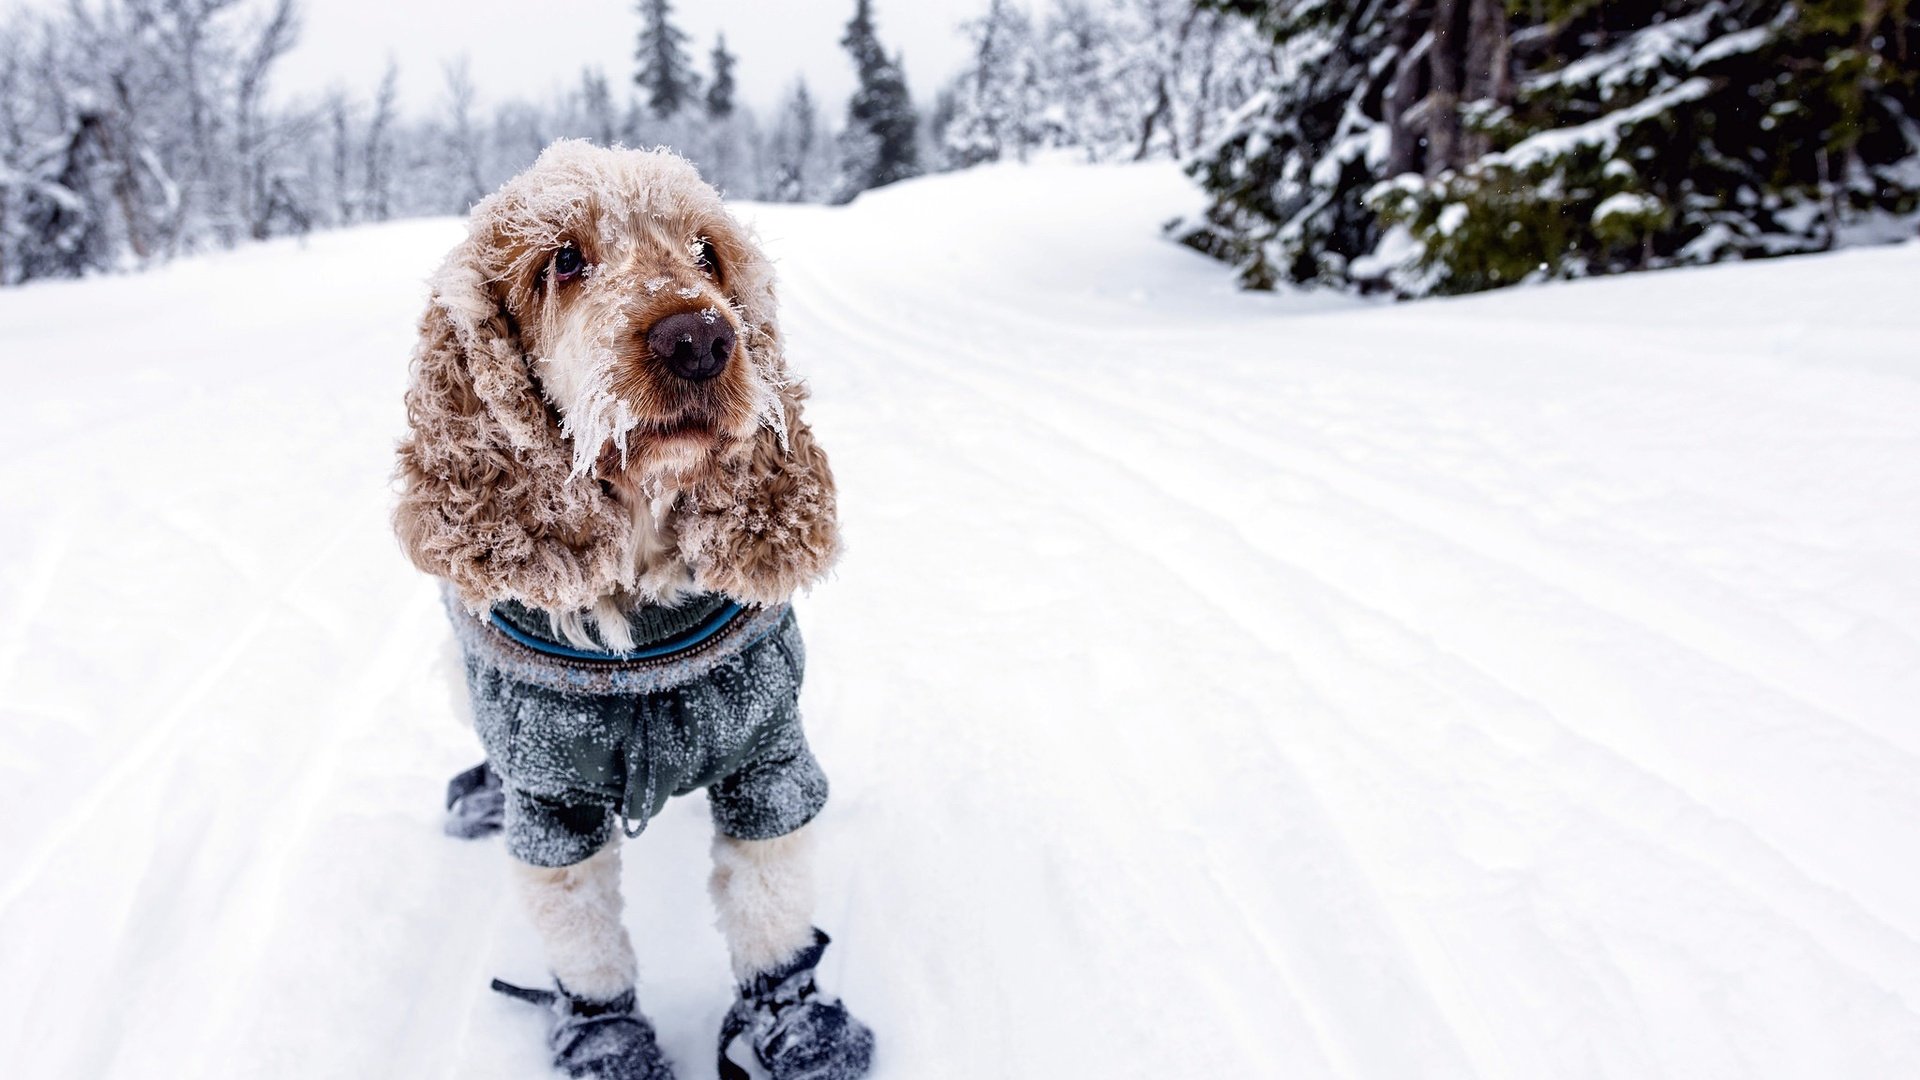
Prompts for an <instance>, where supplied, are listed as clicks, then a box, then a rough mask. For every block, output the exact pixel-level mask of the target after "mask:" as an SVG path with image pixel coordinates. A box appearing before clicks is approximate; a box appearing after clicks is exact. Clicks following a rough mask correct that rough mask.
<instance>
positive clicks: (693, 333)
mask: <svg viewBox="0 0 1920 1080" xmlns="http://www.w3.org/2000/svg"><path fill="white" fill-rule="evenodd" d="M733 340H734V338H733V327H732V326H730V325H729V324H728V323H727V320H726V319H724V318H722V317H720V315H719V314H717V313H715V312H712V311H682V312H680V313H678V314H675V315H669V316H667V317H666V318H664V319H661V320H660V321H659V322H657V323H654V324H653V326H652V328H651V329H649V330H648V331H647V348H649V349H651V350H653V355H654V356H655V357H657V358H659V360H660V362H661V363H662V364H665V365H666V366H667V370H668V371H671V372H673V373H674V374H675V375H678V376H680V377H681V378H683V379H694V380H700V379H711V378H713V377H714V376H715V375H718V374H720V373H721V372H722V371H724V370H726V367H727V361H728V360H729V359H731V358H732V356H733Z"/></svg>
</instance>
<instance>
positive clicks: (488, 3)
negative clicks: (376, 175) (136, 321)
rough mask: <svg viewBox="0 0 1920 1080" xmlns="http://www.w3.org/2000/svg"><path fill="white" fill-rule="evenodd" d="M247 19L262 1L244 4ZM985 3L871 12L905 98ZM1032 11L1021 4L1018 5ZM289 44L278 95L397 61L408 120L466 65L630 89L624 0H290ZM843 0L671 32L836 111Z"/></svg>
mask: <svg viewBox="0 0 1920 1080" xmlns="http://www.w3.org/2000/svg"><path fill="white" fill-rule="evenodd" d="M64 2H65V0H0V10H6V9H16V8H22V7H24V8H30V9H43V10H44V9H51V8H55V7H58V6H62V5H63V4H64ZM249 3H251V4H252V5H253V6H254V7H256V8H258V7H261V6H263V5H262V0H249ZM986 6H987V0H873V9H874V21H875V23H876V24H877V25H878V26H879V29H880V38H881V40H882V41H883V42H884V43H885V44H886V46H887V48H888V49H889V50H890V51H904V52H905V53H906V70H907V78H908V81H909V82H910V83H911V85H912V89H913V94H914V99H915V101H916V102H919V103H922V104H924V103H925V102H926V101H927V100H928V99H929V98H930V97H931V96H932V94H933V92H934V90H935V89H936V88H937V87H938V86H939V85H940V84H942V83H944V82H945V81H946V80H947V78H948V77H949V76H951V75H952V74H953V73H954V72H955V71H957V70H958V69H959V67H960V65H961V62H962V60H963V58H964V56H965V53H966V44H965V42H964V40H963V39H962V38H961V37H960V35H959V32H958V30H957V26H958V24H959V23H960V22H961V20H963V19H967V18H970V17H972V16H974V15H976V14H978V13H979V12H980V11H983V10H984V9H985V8H986ZM1024 6H1027V7H1029V8H1030V9H1031V8H1033V7H1034V0H1028V2H1027V3H1026V4H1025V5H1024ZM301 8H302V11H303V15H304V19H303V24H302V25H303V30H302V33H301V39H300V44H299V46H298V47H297V48H296V49H295V50H294V51H293V52H292V53H289V54H288V55H287V57H286V58H285V60H283V61H282V63H281V67H280V69H279V70H278V72H277V73H276V77H275V82H276V89H277V90H279V91H280V92H281V93H283V94H285V93H296V94H318V93H321V92H323V91H325V90H327V89H328V88H330V87H332V86H336V85H338V86H343V87H345V88H347V89H349V90H351V91H353V92H355V93H356V94H358V95H361V96H364V95H366V94H367V93H369V92H370V91H371V90H372V88H373V87H374V85H375V84H377V83H378V82H379V80H380V74H381V72H382V71H383V70H384V69H385V67H386V62H387V57H388V56H389V55H391V56H392V57H393V58H394V59H396V60H398V61H399V63H400V78H401V96H402V99H403V103H404V105H405V107H406V108H407V110H408V111H409V112H420V111H424V110H426V109H429V108H432V107H433V106H434V105H435V104H436V103H438V102H439V101H440V99H441V95H442V93H443V87H444V85H445V84H444V77H443V75H442V65H443V63H445V62H446V61H448V60H451V59H453V58H455V57H457V56H459V55H461V54H462V53H464V54H466V55H467V56H468V57H469V58H471V62H472V65H473V78H474V83H475V84H476V86H477V87H478V88H479V91H480V94H481V96H482V97H483V98H484V99H486V100H489V101H491V100H497V99H499V98H501V97H524V96H538V95H545V94H547V93H548V92H550V91H552V90H554V89H556V88H558V87H560V86H563V85H565V86H572V85H574V84H575V83H577V81H578V79H579V74H580V69H581V68H582V67H584V66H588V65H594V66H598V67H600V68H602V69H603V70H605V71H606V73H607V75H608V77H609V79H610V80H611V81H614V82H616V83H623V84H624V83H626V82H627V81H628V80H631V79H632V78H633V52H634V36H635V33H636V32H637V31H638V29H639V25H640V19H639V16H638V15H637V14H636V13H635V8H636V4H635V2H634V0H303V2H302V4H301ZM852 12H853V0H676V2H675V3H674V14H675V17H676V19H677V21H678V22H679V23H680V25H681V26H682V27H684V28H685V29H686V30H687V32H688V33H689V34H691V35H692V36H693V43H692V49H693V52H694V54H695V57H696V62H697V64H698V66H699V68H700V70H701V71H702V72H703V73H704V72H705V71H706V70H707V67H708V64H707V54H708V53H709V52H711V51H712V49H713V39H714V34H715V33H716V32H718V31H721V30H724V31H725V32H726V35H727V47H728V49H729V50H731V51H732V52H733V53H734V54H736V55H737V56H738V57H739V58H740V62H739V64H738V66H737V67H736V69H735V78H736V79H737V80H738V82H739V86H740V92H741V96H742V99H743V100H745V101H746V102H747V103H748V104H750V105H752V106H753V107H754V108H755V109H756V110H760V111H762V112H764V111H765V110H767V109H768V108H770V107H771V106H772V105H773V104H774V103H775V102H776V101H777V100H778V99H779V97H780V96H781V94H782V93H784V92H785V90H786V88H787V87H788V86H789V85H791V83H792V82H793V80H794V79H795V78H796V77H797V76H800V75H805V76H806V79H807V82H808V84H809V86H810V87H811V88H812V89H813V90H814V92H815V94H816V95H817V97H818V99H819V100H820V101H822V102H830V103H832V105H833V107H834V108H835V109H836V111H837V110H838V108H839V106H840V105H841V104H842V103H843V102H844V100H845V98H846V96H847V94H848V93H849V92H851V91H852V89H853V69H852V65H851V62H850V61H849V60H848V58H847V54H846V53H845V51H843V50H842V49H841V48H840V45H839V41H840V34H841V32H842V30H843V28H844V27H845V26H846V22H847V19H848V17H849V16H850V15H851V14H852Z"/></svg>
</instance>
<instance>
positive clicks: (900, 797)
mask: <svg viewBox="0 0 1920 1080" xmlns="http://www.w3.org/2000/svg"><path fill="white" fill-rule="evenodd" d="M1190 200H1191V196H1190V195H1189V194H1187V192H1186V189H1185V187H1184V184H1183V181H1182V180H1181V178H1180V177H1179V176H1178V175H1177V174H1175V173H1173V172H1172V171H1170V170H1168V169H1166V168H1164V167H1152V168H1128V169H1120V168H1105V169H1092V168H1072V167H1044V168H1043V167H1036V168H1030V169H1017V168H1004V169H994V170H985V171H976V172H974V173H970V174H966V175H961V176H953V177H941V178H935V179H930V180H925V181H920V182H914V183H908V184H902V185H899V186H897V187H896V188H893V189H889V190H887V191H883V192H880V193H876V194H874V195H872V196H870V197H868V198H865V199H862V200H861V201H860V202H859V203H857V204H856V205H854V206H852V207H850V208H845V209H826V208H818V207H779V208H774V207H766V208H751V209H750V212H751V213H752V215H753V216H754V217H756V218H757V219H758V220H759V222H760V227H761V230H762V232H763V234H764V236H765V238H766V241H767V243H768V244H769V245H770V246H771V248H772V249H773V250H774V251H775V252H776V254H777V255H778V256H779V257H780V259H781V269H782V273H783V281H784V298H785V327H786V330H787V332H788V336H789V338H790V340H791V348H792V354H793V356H794V358H795V360H796V362H797V364H798V366H799V367H800V368H801V369H802V370H803V371H805V372H807V373H809V374H810V375H811V377H812V381H813V385H814V387H815V400H814V405H813V410H812V416H813V418H814V423H815V425H816V428H817V429H818V431H819V432H820V434H821V436H822V438H823V440H824V441H825V442H826V444H827V446H828V447H829V448H830V450H831V451H832V453H833V455H834V463H835V466H836V469H837V471H838V474H839V476H840V479H841V482H842V486H843V491H844V496H843V498H844V516H845V524H846V530H847V532H848V534H849V537H850V540H851V548H850V550H849V553H848V555H847V558H846V560H845V563H844V565H843V568H842V570H841V572H840V574H839V575H838V577H837V579H836V580H834V581H833V582H831V583H830V584H828V585H827V586H825V587H823V588H821V589H819V590H818V591H817V592H816V593H815V594H814V595H813V596H812V597H810V598H808V599H807V600H805V601H804V602H803V605H802V608H803V610H802V620H803V625H804V626H805V628H806V631H807V634H808V638H809V644H810V649H809V652H810V656H811V667H810V672H809V676H810V682H809V685H808V687H807V692H806V696H805V699H804V708H805V711H806V714H807V717H808V724H809V728H810V731H811V733H812V736H813V740H814V744H815V747H816V749H817V750H818V752H819V755H820V757H821V758H822V760H823V761H824V762H825V763H826V765H827V768H828V771H829V773H830V774H831V775H832V777H833V780H834V800H833V803H832V805H831V806H830V807H829V809H828V810H827V812H826V815H825V816H824V818H823V825H824V828H823V833H824V841H825V844H824V863H825V865H824V868H823V875H822V876H823V890H824V895H823V897H822V900H823V903H822V907H821V912H820V917H821V921H822V923H823V925H825V926H826V927H827V928H829V929H830V930H831V931H832V932H833V933H834V935H835V937H836V945H835V946H834V948H833V949H832V950H830V951H829V956H828V964H827V968H826V971H825V976H824V977H825V979H826V981H827V982H828V983H830V984H831V986H832V987H834V988H836V989H838V990H839V991H841V992H842V993H844V995H845V996H846V997H847V999H848V1000H849V1002H850V1003H851V1004H852V1005H853V1006H854V1007H855V1008H856V1009H857V1010H858V1011H860V1012H861V1013H862V1014H864V1015H865V1016H866V1017H867V1019H869V1020H870V1021H872V1023H873V1025H874V1026H875V1027H876V1028H877V1029H878V1031H879V1033H880V1037H881V1040H882V1042H881V1050H882V1063H881V1068H880V1070H879V1076H880V1077H881V1078H882V1080H906V1078H945V1077H954V1078H980V1077H1036V1078H1038V1077H1060V1076H1087V1077H1141V1078H1148V1077H1151V1078H1165V1077H1226V1076H1273V1077H1280V1076H1285V1077H1290V1078H1301V1077H1318V1076H1343V1077H1368V1078H1381V1080H1403V1078H1409V1077H1449V1076H1484V1077H1503V1078H1515V1080H1541V1078H1547V1077H1551V1078H1555V1080H1566V1078H1581V1077H1652V1076H1660V1077H1676V1078H1686V1080H1701V1078H1710V1077H1781V1078H1788V1077H1791V1078H1806V1077H1844V1078H1867V1077H1872V1078H1880V1077H1897V1076H1914V1075H1920V829H1917V826H1920V724H1917V723H1915V721H1916V720H1917V719H1920V553H1917V552H1916V542H1917V541H1920V305H1916V304H1915V302H1914V298H1915V297H1916V295H1920V245H1913V244H1909V245H1906V246H1903V247H1897V248H1882V249H1875V250H1860V251H1854V252H1851V253H1847V254H1843V255H1839V256H1833V257H1808V258H1801V259H1796V260H1791V261H1782V262H1776V263H1768V264H1754V265H1746V266H1734V267H1726V268H1719V269H1711V270H1702V271H1686V272H1670V273H1662V274H1655V275H1641V276H1638V277H1630V278H1622V279H1617V280H1609V281H1600V282H1590V283H1584V284H1577V285H1565V286H1553V287H1544V288H1528V289H1520V290H1514V291H1510V292H1507V293H1504V294H1500V295H1493V296H1486V297H1481V298H1475V299H1469V300H1462V301H1454V302H1432V303H1423V304H1418V305H1403V306H1397V307H1386V306H1377V305H1357V304H1353V303H1350V302H1344V301H1334V300H1328V299H1324V298H1321V299H1315V298H1307V299H1302V298H1298V297H1295V298H1287V297H1277V298H1276V297H1259V296H1245V295H1237V294H1235V293H1234V292H1233V291H1232V290H1231V288H1230V287H1229V283H1228V276H1227V274H1226V273H1225V272H1224V271H1223V270H1222V269H1221V268H1220V267H1219V266H1217V265H1215V264H1212V263H1209V262H1206V261H1205V260H1202V259H1200V258H1198V257H1197V256H1194V255H1192V254H1190V253H1188V252H1185V251H1183V250H1181V249H1179V248H1176V247H1174V246H1172V245H1170V244H1168V243H1166V242H1164V241H1162V240H1160V239H1159V238H1158V234H1157V228H1156V226H1157V225H1158V224H1159V223H1160V222H1161V221H1162V220H1164V219H1165V218H1167V217H1169V216H1171V215H1172V214H1174V213H1176V212H1178V211H1180V210H1182V209H1184V208H1186V207H1187V206H1189V205H1190ZM458 232H459V226H458V224H457V223H454V222H451V221H433V222H422V223H410V224H398V225H391V226H385V227H379V228H369V229H361V230H357V231H352V232H347V233H339V234H332V235H324V236H318V237H315V238H313V239H312V240H311V241H310V242H309V243H307V244H306V245H304V246H297V245H293V244H271V245H266V246H261V247H255V248H250V249H247V250H243V251H239V252H235V253H232V254H228V255H223V256H220V257H217V258H207V259H198V260H193V261H188V262H184V263H180V264H177V265H175V266H173V267H171V268H168V269H164V270H161V271H159V272H155V273H151V274H147V275H142V276H137V277H125V278H115V279H108V280H99V281H91V282H86V283H81V284H73V285H46V286H36V287H32V288H28V289H23V290H11V291H8V292H5V293H0V357H3V359H0V371H4V374H5V377H6V382H7V386H8V392H7V396H6V401H7V407H6V409H5V419H6V422H5V423H4V425H0V454H4V458H3V460H4V466H0V520H4V522H5V527H4V528H0V822H5V823H6V824H5V828H4V830H0V1062H4V1063H5V1064H4V1065H0V1072H3V1073H4V1074H5V1075H7V1076H9V1077H22V1078H27V1077H31V1078H34V1080H41V1078H65V1077H106V1076H111V1077H127V1078H134V1077H138V1078H152V1077H215V1076H219V1077H228V1076H236V1077H277V1078H285V1077H302V1078H305V1077H348V1078H355V1080H364V1078H367V1077H408V1078H415V1077H460V1078H486V1077H509V1076H513V1077H526V1076H540V1075H544V1072H543V1061H544V1050H543V1047H542V1044H541V1038H540V1035H541V1030H542V1020H541V1018H540V1016H539V1015H538V1014H537V1013H536V1012H535V1011H534V1010H532V1009H529V1008H527V1007H525V1006H522V1005H519V1004H516V1003H514V1002H510V1001H507V1000H504V999H501V998H499V997H496V996H494V995H492V994H490V993H489V992H488V991H487V989H486V982H487V979H488V977H490V976H493V975H500V976H505V977H509V978H514V979H517V980H520V981H523V982H537V981H539V979H540V978H541V976H542V971H541V968H540V962H539V959H538V956H537V953H536V949H535V946H534V943H533V941H532V938H531V934H530V931H529V930H528V928H527V927H526V926H525V925H524V924H523V923H522V922H521V920H520V917H519V914H518V912H517V910H516V909H515V907H514V905H513V902H512V898H511V897H510V896H509V895H507V894H506V892H505V890H504V889H503V888H502V887H501V886H502V884H503V861H504V856H503V855H502V853H501V851H500V849H499V845H498V844H497V842H490V843H481V844H465V843H460V842H457V841H453V840H449V839H446V838H444V837H442V836H441V834H440V831H439V813H440V810H439V797H440V791H441V785H442V783H443V782H444V780H445V779H446V777H447V776H448V775H449V774H451V773H453V772H454V771H456V770H457V769H459V768H461V767H464V766H466V765H468V764H470V763H471V762H472V761H473V760H475V759H476V755H477V751H476V746H475V742H474V740H473V738H472V736H471V735H470V734H469V733H468V732H466V731H464V730H463V729H462V728H461V727H460V726H459V724H458V723H457V722H456V721H455V720H454V718H453V714H452V710H451V708H450V706H449V704H448V702H447V700H446V697H445V692H444V683H443V680H442V678H441V677H440V675H439V674H438V673H437V672H436V671H435V665H436V663H438V658H439V657H440V656H441V655H442V653H443V649H444V643H445V640H446V637H447V631H446V629H445V626H444V624H443V620H442V615H441V613H440V611H439V608H438V606H437V604H436V600H435V595H434V590H433V587H432V585H431V584H430V583H429V582H428V581H426V580H425V579H423V578H422V577H420V576H419V575H417V574H416V573H414V572H413V571H412V570H411V569H410V568H409V567H408V566H407V565H406V563H405V561H404V560H403V559H402V558H401V556H400V554H399V553H398V551H397V549H396V547H395V545H394V543H393V542H392V541H391V539H390V538H389V535H388V531H387V525H386V512H387V506H388V500H389V498H390V496H389V492H388V488H387V479H386V478H387V474H388V471H389V467H390V456H391V445H392V442H393V439H394V437H395V435H396V433H397V431H398V428H399V426H400V421H401V413H400V407H399V397H400V391H401V387H402V384H403V381H404V366H405V357H406V354H407V351H408V348H409V344H410V341H411V335H412V326H413V322H414V319H415V318H416V316H417V315H418V312H419V308H420V306H421V303H422V298H423V288H422V286H421V280H422V278H423V276H424V275H425V274H426V272H427V271H428V270H429V269H430V268H431V267H432V266H433V265H434V264H435V263H436V261H437V260H438V258H439V256H440V254H441V253H442V251H443V250H444V249H445V248H446V247H447V246H449V245H450V244H451V243H452V242H453V240H454V239H455V237H456V236H457V235H458ZM707 834H708V826H707V817H706V808H705V806H704V803H703V801H702V800H699V799H693V800H683V801H682V802H680V803H678V804H676V805H674V806H673V807H670V808H669V810H668V812H667V813H666V814H665V816H664V817H663V818H661V819H659V820H658V821H657V822H656V823H655V824H654V825H653V827H652V828H651V829H650V830H649V831H648V833H647V835H646V836H644V837H643V838H642V839H641V840H640V841H638V842H636V843H635V844H633V845H631V846H630V848H629V861H628V864H627V871H626V873H627V889H628V897H629V923H630V925H631V926H632V927H633V929H634V930H635V933H636V941H637V944H638V947H639V951H640V954H641V960H642V965H643V969H644V974H643V978H644V986H643V992H642V1000H643V1002H644V1003H645V1004H646V1005H647V1006H648V1008H649V1010H650V1011H651V1013H652V1014H653V1016H654V1017H655V1018H656V1020H657V1021H658V1023H659V1025H660V1028H661V1031H662V1034H663V1039H664V1042H665V1045H666V1046H667V1048H668V1050H669V1051H670V1052H671V1053H672V1054H673V1055H674V1056H675V1057H676V1058H677V1059H678V1060H679V1061H680V1063H681V1065H682V1075H683V1076H687V1077H697V1076H705V1075H711V1068H712V1064H711V1060H712V1059H711V1056H710V1055H711V1045H712V1041H713V1037H714V1033H715V1031H716V1030H717V1026H718V1024H719V1020H720V1016H721V1013H722V1011H723V1009H724V1008H725V1006H726V1004H727V1000H728V986H727V975H726V968H725V963H724V958H723V950H722V946H721V943H720V939H719V936H718V934H717V932H716V931H714V930H713V929H712V926H711V921H712V916H711V914H710V911H709V907H708V904H707V901H706V898H705V895H704V879H705V876H706V850H705V849H706V843H707Z"/></svg>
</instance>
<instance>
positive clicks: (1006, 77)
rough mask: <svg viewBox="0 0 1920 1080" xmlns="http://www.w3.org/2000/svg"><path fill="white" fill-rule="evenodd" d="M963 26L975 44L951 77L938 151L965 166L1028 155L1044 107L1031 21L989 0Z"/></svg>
mask: <svg viewBox="0 0 1920 1080" xmlns="http://www.w3.org/2000/svg"><path fill="white" fill-rule="evenodd" d="M963 29H964V31H965V33H966V34H967V36H968V38H969V40H970V41H971V42H972V44H973V50H972V53H971V55H970V56H969V58H968V61H967V66H966V67H965V68H964V69H962V70H961V72H960V74H959V75H958V76H956V77H955V79H954V83H953V114H952V116H950V117H948V118H946V122H945V123H944V124H943V125H942V127H941V143H940V157H941V161H942V164H943V165H944V166H945V167H946V168H949V169H964V168H966V167H968V166H970V165H977V164H980V163H981V162H986V161H999V160H1000V159H1002V158H1006V157H1010V158H1016V159H1019V160H1022V161H1024V160H1026V156H1027V151H1028V150H1030V149H1031V148H1032V147H1034V146H1035V145H1037V144H1038V143H1039V141H1040V132H1039V130H1038V128H1039V123H1040V114H1041V112H1042V110H1043V108H1044V105H1043V103H1042V100H1041V94H1040V85H1039V82H1040V80H1039V66H1040V59H1039V56H1038V55H1037V52H1036V48H1035V41H1034V32H1033V22H1032V20H1031V19H1029V18H1028V17H1027V13H1026V12H1025V11H1022V10H1021V9H1020V8H1018V7H1016V6H1014V5H1013V4H1012V3H1009V2H1008V0H991V2H990V3H989V4H988V7H987V10H986V13H985V14H983V15H981V16H980V17H979V18H977V19H972V20H969V21H968V22H967V23H965V24H964V26H963Z"/></svg>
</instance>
